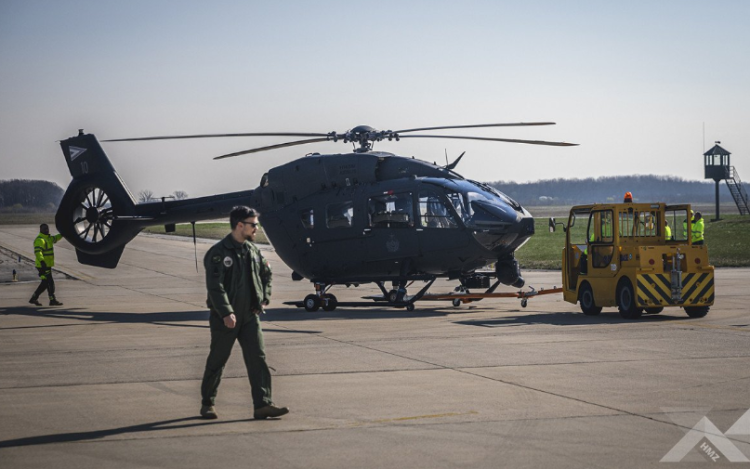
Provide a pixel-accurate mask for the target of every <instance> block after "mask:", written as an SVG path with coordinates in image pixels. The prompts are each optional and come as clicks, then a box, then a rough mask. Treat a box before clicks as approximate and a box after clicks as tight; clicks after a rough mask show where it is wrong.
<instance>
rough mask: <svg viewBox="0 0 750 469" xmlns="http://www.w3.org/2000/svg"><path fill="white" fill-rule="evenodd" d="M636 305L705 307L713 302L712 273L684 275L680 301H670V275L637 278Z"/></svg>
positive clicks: (649, 275)
mask: <svg viewBox="0 0 750 469" xmlns="http://www.w3.org/2000/svg"><path fill="white" fill-rule="evenodd" d="M637 296H638V303H639V304H640V305H643V306H648V305H697V304H701V305H706V304H713V302H714V275H713V272H705V273H684V274H683V275H682V294H681V295H680V299H679V300H677V301H675V300H673V299H672V282H671V276H670V274H642V275H639V276H638V291H637Z"/></svg>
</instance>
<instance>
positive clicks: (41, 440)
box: [0, 417, 256, 448]
mask: <svg viewBox="0 0 750 469" xmlns="http://www.w3.org/2000/svg"><path fill="white" fill-rule="evenodd" d="M255 421H256V420H255V419H239V420H222V421H207V420H204V419H202V418H200V417H184V418H181V419H173V420H162V421H160V422H151V423H141V424H138V425H131V426H129V427H120V428H111V429H109V430H94V431H90V432H72V433H58V434H52V435H39V436H30V437H26V438H16V439H14V440H5V441H0V448H13V447H18V446H36V445H48V444H53V443H74V442H79V441H92V440H99V439H101V438H106V437H108V436H115V435H127V434H129V433H139V432H153V431H161V430H175V429H179V428H191V427H202V426H205V425H224V424H228V423H239V422H255ZM171 424H179V425H171Z"/></svg>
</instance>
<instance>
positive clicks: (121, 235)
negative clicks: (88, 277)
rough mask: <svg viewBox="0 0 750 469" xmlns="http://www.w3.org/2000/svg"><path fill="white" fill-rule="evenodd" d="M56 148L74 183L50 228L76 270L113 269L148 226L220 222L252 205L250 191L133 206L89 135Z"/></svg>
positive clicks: (64, 197)
mask: <svg viewBox="0 0 750 469" xmlns="http://www.w3.org/2000/svg"><path fill="white" fill-rule="evenodd" d="M60 146H61V147H62V150H63V154H64V155H65V161H66V162H67V164H68V169H69V170H70V174H71V176H73V180H72V181H71V182H70V184H69V185H68V188H67V190H66V191H65V194H64V195H63V198H62V200H61V202H60V206H59V208H58V210H57V214H56V215H55V225H56V226H57V230H58V231H59V232H60V234H62V235H63V237H65V239H66V240H67V241H68V242H70V243H71V244H72V245H73V246H74V247H75V248H76V254H77V256H78V262H80V263H81V264H87V265H94V266H97V267H106V268H115V267H116V266H117V264H118V262H119V260H120V256H121V255H122V252H123V249H124V247H125V245H126V244H127V243H129V242H130V241H131V240H132V239H133V238H135V237H136V236H137V235H138V233H140V232H141V230H143V228H145V227H147V226H153V225H170V224H174V223H184V222H195V221H199V220H210V219H215V218H220V217H225V216H226V215H227V214H228V213H229V211H230V210H231V209H232V207H234V206H236V205H249V204H251V203H252V202H251V200H252V195H253V191H242V192H234V193H229V194H219V195H213V196H208V197H200V198H195V199H184V200H173V201H166V199H162V200H160V201H158V202H151V203H143V204H136V203H135V199H134V198H133V195H132V194H131V192H130V191H129V190H128V188H127V187H126V186H125V183H124V182H123V181H122V179H121V178H120V176H119V175H118V174H117V171H115V168H114V166H112V163H111V162H110V160H109V158H107V155H106V154H105V153H104V150H103V149H102V148H101V146H100V145H99V142H98V140H97V139H96V137H95V136H94V135H92V134H84V133H83V132H82V131H81V132H80V133H79V134H78V135H77V136H75V137H72V138H69V139H67V140H63V141H61V142H60Z"/></svg>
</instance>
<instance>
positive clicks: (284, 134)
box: [102, 132, 328, 142]
mask: <svg viewBox="0 0 750 469" xmlns="http://www.w3.org/2000/svg"><path fill="white" fill-rule="evenodd" d="M326 135H328V134H319V133H316V134H313V133H288V132H275V133H274V132H272V133H240V134H198V135H165V136H160V137H138V138H114V139H110V140H102V142H140V141H146V140H180V139H188V138H222V137H325V136H326Z"/></svg>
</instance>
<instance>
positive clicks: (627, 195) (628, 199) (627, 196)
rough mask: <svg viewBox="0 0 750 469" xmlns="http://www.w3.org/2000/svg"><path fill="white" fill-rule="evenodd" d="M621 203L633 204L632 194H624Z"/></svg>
mask: <svg viewBox="0 0 750 469" xmlns="http://www.w3.org/2000/svg"><path fill="white" fill-rule="evenodd" d="M623 202H633V194H631V193H630V192H626V193H625V200H623Z"/></svg>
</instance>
